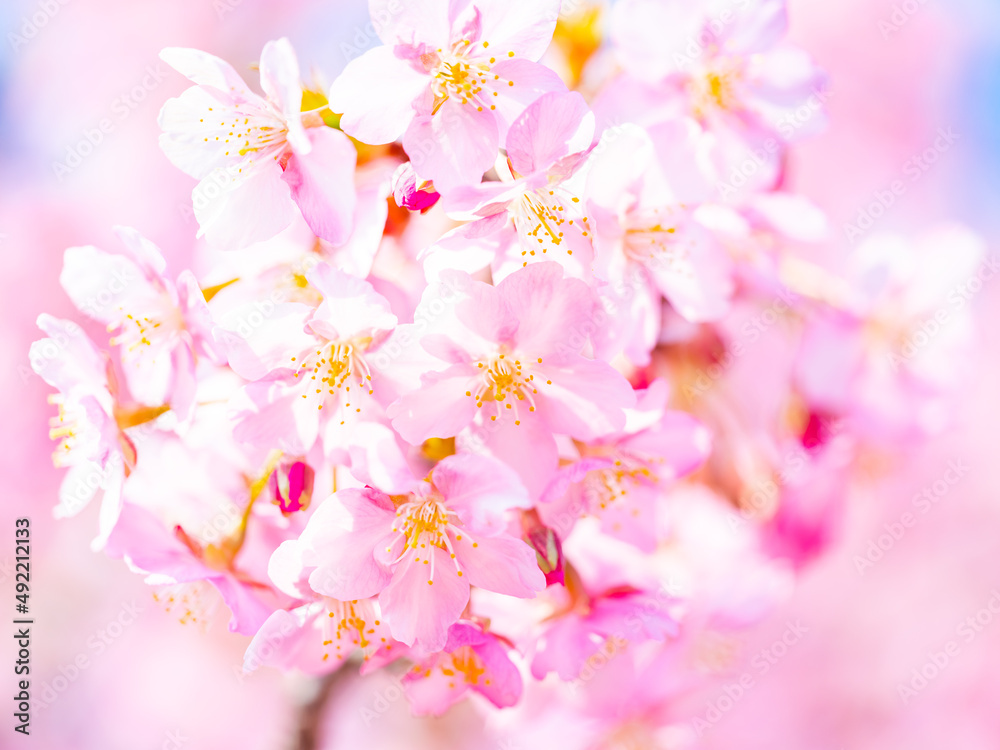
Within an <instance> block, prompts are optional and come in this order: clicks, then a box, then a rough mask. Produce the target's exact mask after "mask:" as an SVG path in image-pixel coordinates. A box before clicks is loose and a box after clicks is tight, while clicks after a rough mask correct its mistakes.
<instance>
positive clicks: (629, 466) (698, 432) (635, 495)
mask: <svg viewBox="0 0 1000 750" xmlns="http://www.w3.org/2000/svg"><path fill="white" fill-rule="evenodd" d="M667 395H668V388H667V384H666V383H665V382H664V381H662V380H659V381H656V382H655V383H653V384H651V385H650V387H649V388H648V389H646V390H644V391H640V392H638V393H637V394H636V396H637V398H638V403H637V404H636V407H635V409H629V410H627V411H626V414H627V422H626V425H625V428H624V429H623V430H622V431H621V432H618V433H614V434H611V435H607V436H604V437H600V438H597V439H596V440H594V441H591V442H589V443H581V442H577V443H576V445H575V448H576V451H577V456H575V457H573V458H567V459H564V461H563V462H564V463H565V465H564V466H563V468H561V469H560V470H559V473H558V474H557V476H556V478H555V479H554V480H553V481H552V483H551V484H550V485H549V487H548V488H547V489H546V492H545V494H544V495H543V496H542V498H541V501H542V502H541V504H540V505H539V508H538V510H539V513H540V515H541V517H542V520H543V521H546V522H547V523H548V524H549V525H550V526H551V527H553V528H554V529H555V531H556V532H557V533H558V535H559V536H560V537H566V536H567V535H568V534H569V532H570V531H571V530H572V528H573V524H574V523H575V522H576V520H577V518H578V517H579V516H580V515H581V514H591V515H595V516H597V517H598V518H600V519H601V525H602V528H603V530H604V532H605V533H607V534H609V535H611V536H616V537H618V538H620V539H623V540H625V541H627V542H630V543H632V544H635V545H636V546H638V547H639V548H640V549H643V550H645V551H649V552H651V551H652V550H653V549H654V548H655V547H656V542H657V539H656V529H657V521H656V512H657V507H658V506H659V505H660V504H661V503H662V502H663V497H664V493H665V491H666V490H667V488H668V487H669V486H670V483H671V482H673V481H674V480H677V479H680V478H681V477H683V476H685V475H687V474H689V473H691V472H692V471H694V470H695V469H697V468H698V467H699V466H700V465H701V464H702V462H703V461H704V460H705V458H706V457H707V456H708V454H709V451H710V449H711V438H710V434H709V432H708V430H707V429H706V428H705V427H704V426H703V425H701V424H699V423H698V421H697V420H695V419H694V418H692V417H691V416H690V415H688V414H687V413H686V412H682V411H670V410H667V409H666V408H665V407H666V399H667Z"/></svg>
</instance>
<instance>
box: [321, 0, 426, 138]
mask: <svg viewBox="0 0 1000 750" xmlns="http://www.w3.org/2000/svg"><path fill="white" fill-rule="evenodd" d="M406 7H407V8H409V7H410V6H409V4H407V6H406ZM429 83H430V81H429V79H428V77H427V76H426V75H422V74H420V73H417V72H416V71H415V70H414V69H413V68H411V67H410V66H409V64H407V63H406V62H405V61H403V60H400V59H399V58H397V57H396V56H395V55H394V54H393V52H392V48H391V47H376V48H375V49H371V50H368V51H367V52H365V54H363V55H362V56H361V57H359V58H356V59H354V60H351V62H349V63H348V64H347V67H346V68H345V69H344V72H343V73H341V74H340V76H339V77H338V78H337V80H335V81H334V82H333V86H332V87H331V88H330V97H329V99H330V109H332V110H333V111H334V112H342V113H343V117H342V118H341V120H340V127H341V128H342V129H343V131H344V132H345V133H347V134H348V135H350V136H352V137H354V138H357V139H358V140H359V141H362V142H363V143H371V144H380V143H392V142H393V141H395V140H396V139H397V138H399V137H400V136H401V135H402V134H403V132H404V131H405V130H406V128H407V126H408V125H409V124H410V121H411V120H412V119H413V116H414V109H413V102H414V100H415V99H416V98H417V97H419V96H420V95H421V94H422V93H423V92H424V91H425V90H426V89H427V87H428V85H429Z"/></svg>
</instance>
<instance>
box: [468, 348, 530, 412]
mask: <svg viewBox="0 0 1000 750" xmlns="http://www.w3.org/2000/svg"><path fill="white" fill-rule="evenodd" d="M541 362H542V358H541V357H539V358H538V363H539V364H541ZM477 366H478V368H479V369H480V370H481V375H482V383H481V385H480V386H479V388H478V389H477V390H476V391H475V393H473V392H472V391H466V392H465V395H466V396H469V397H474V398H475V399H476V406H477V407H479V408H480V409H482V408H483V404H484V403H487V402H490V403H493V404H494V407H495V410H496V414H494V415H492V416H491V417H490V419H491V420H493V421H494V422H495V421H496V419H497V416H499V415H500V414H501V413H503V411H504V410H509V411H511V412H513V414H514V424H516V425H519V424H521V417H520V410H519V405H520V403H521V402H522V401H525V402H527V404H528V411H529V412H533V411H535V398H534V397H535V396H536V395H537V394H538V389H537V388H536V387H535V385H534V380H535V376H534V375H533V374H531V373H530V372H527V371H526V370H525V368H524V366H523V365H522V364H521V360H519V359H517V358H516V357H508V356H507V355H506V354H498V355H496V356H495V357H493V358H492V359H490V360H489V361H488V362H478V363H477ZM501 407H502V408H501Z"/></svg>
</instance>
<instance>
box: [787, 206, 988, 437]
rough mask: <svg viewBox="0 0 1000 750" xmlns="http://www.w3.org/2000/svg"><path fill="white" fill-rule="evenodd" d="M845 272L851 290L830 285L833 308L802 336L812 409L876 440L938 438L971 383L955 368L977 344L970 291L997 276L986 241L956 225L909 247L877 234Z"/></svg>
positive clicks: (803, 376)
mask: <svg viewBox="0 0 1000 750" xmlns="http://www.w3.org/2000/svg"><path fill="white" fill-rule="evenodd" d="M945 249H947V250H945ZM994 265H995V264H994ZM848 273H849V274H850V275H849V277H848V278H849V279H850V282H849V285H847V286H846V287H845V285H843V284H840V283H837V281H836V280H834V279H831V280H830V282H829V284H828V286H829V288H828V289H827V290H826V292H825V293H827V294H828V295H829V296H830V298H831V299H832V300H835V301H836V302H837V306H835V307H829V308H824V309H820V310H818V311H816V314H815V315H813V316H812V317H811V319H810V321H809V325H808V327H807V328H806V330H805V333H804V335H803V339H802V348H801V350H800V352H799V356H798V361H797V364H796V372H795V382H796V384H797V386H798V388H799V389H800V390H801V392H802V394H803V395H804V396H805V398H806V399H807V401H808V403H809V405H810V406H811V407H812V408H813V409H814V410H815V411H817V412H819V413H822V414H832V415H838V416H847V417H848V418H850V419H852V420H856V421H858V422H859V423H861V424H863V425H864V428H863V432H864V433H865V434H866V435H868V436H869V437H870V438H873V439H876V440H884V439H887V438H888V439H900V438H907V439H909V438H913V437H915V436H918V435H920V434H929V433H930V434H932V433H934V432H937V431H940V430H941V429H943V427H944V426H945V425H946V424H947V422H948V413H949V406H948V404H949V400H950V396H949V394H950V393H952V392H953V391H954V388H955V386H956V385H957V384H959V383H961V382H963V380H964V376H965V373H964V372H963V371H962V370H961V368H960V367H958V366H957V365H956V363H957V362H959V361H961V360H962V357H963V353H964V352H966V351H968V350H969V348H970V347H971V346H972V344H973V341H974V337H973V332H972V326H971V318H970V315H969V307H968V300H967V299H966V297H967V296H968V291H967V290H968V288H969V287H970V285H972V284H974V283H976V280H979V279H980V278H981V277H983V276H985V277H987V278H989V277H991V276H992V274H993V273H994V271H993V270H992V269H991V267H990V265H989V263H988V262H987V260H986V249H985V247H984V246H983V244H982V241H981V240H980V239H979V238H978V237H976V236H975V235H973V234H971V233H970V232H969V231H968V230H966V229H964V228H962V227H958V226H954V225H946V226H942V227H938V228H935V229H934V230H933V231H931V232H929V233H927V234H926V236H923V237H921V238H920V239H919V241H917V242H915V243H913V244H912V245H911V244H910V243H908V242H907V241H906V240H904V239H903V238H901V237H898V236H894V235H876V236H873V237H871V238H870V239H868V240H866V241H865V242H864V243H862V244H860V245H859V246H858V248H857V249H856V250H855V252H854V253H853V254H852V256H851V258H850V263H849V268H848ZM980 284H981V282H980ZM963 294H964V295H966V296H965V297H963V296H962V295H963ZM956 300H957V301H956ZM941 311H944V313H943V314H942V312H941Z"/></svg>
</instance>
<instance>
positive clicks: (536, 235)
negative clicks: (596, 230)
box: [511, 188, 590, 266]
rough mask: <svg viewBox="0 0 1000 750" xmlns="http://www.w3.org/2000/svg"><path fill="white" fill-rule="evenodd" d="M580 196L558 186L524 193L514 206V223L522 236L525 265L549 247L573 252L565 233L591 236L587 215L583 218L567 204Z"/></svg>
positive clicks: (576, 201)
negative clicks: (568, 208)
mask: <svg viewBox="0 0 1000 750" xmlns="http://www.w3.org/2000/svg"><path fill="white" fill-rule="evenodd" d="M579 202H580V199H579V198H577V197H576V196H573V195H570V194H569V193H568V192H567V191H565V190H560V189H558V188H555V189H550V190H534V191H531V192H527V193H525V194H524V195H523V196H522V197H521V200H519V201H517V202H515V203H514V204H513V205H512V206H511V214H512V218H513V220H514V226H515V227H516V228H517V233H518V236H519V237H520V239H521V247H522V248H524V249H523V250H522V251H521V257H522V258H524V262H523V263H522V266H526V265H528V262H529V261H531V260H536V259H537V260H541V259H542V258H541V255H546V254H547V253H548V251H549V250H553V251H555V250H565V252H566V254H567V255H572V254H573V250H572V248H571V247H570V246H569V243H567V242H566V237H565V233H566V232H574V231H575V232H579V233H580V234H582V235H583V236H584V237H589V236H590V225H589V224H588V218H587V217H586V216H584V217H582V218H581V217H580V216H579V215H577V214H574V213H573V211H572V210H570V211H567V209H566V205H567V204H570V205H573V204H577V203H579Z"/></svg>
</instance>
